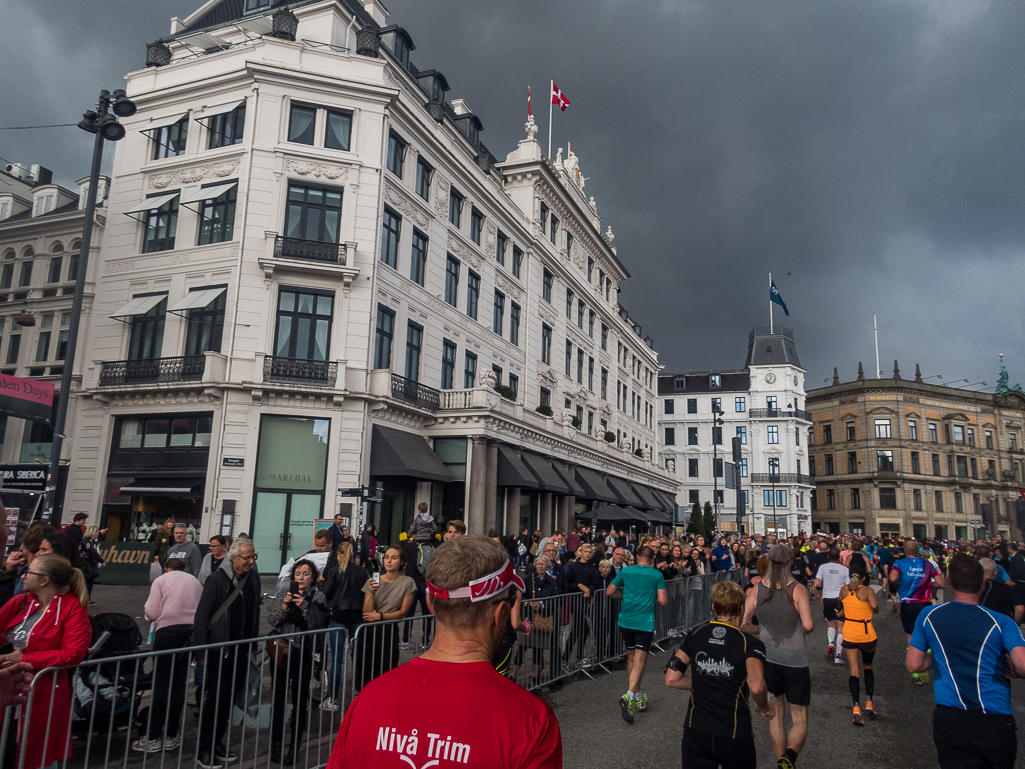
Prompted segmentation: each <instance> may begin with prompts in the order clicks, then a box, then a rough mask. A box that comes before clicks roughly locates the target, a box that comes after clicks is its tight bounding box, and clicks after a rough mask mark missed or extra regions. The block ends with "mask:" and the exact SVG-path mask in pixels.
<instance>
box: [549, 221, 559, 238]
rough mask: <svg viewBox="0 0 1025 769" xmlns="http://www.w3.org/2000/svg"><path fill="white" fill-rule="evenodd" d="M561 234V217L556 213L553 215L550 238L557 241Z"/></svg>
mask: <svg viewBox="0 0 1025 769" xmlns="http://www.w3.org/2000/svg"><path fill="white" fill-rule="evenodd" d="M558 235H559V217H557V216H556V215H555V214H552V216H551V227H550V228H549V230H548V239H549V240H550V241H552V243H555V240H556V238H557V237H558Z"/></svg>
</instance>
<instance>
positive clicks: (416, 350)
mask: <svg viewBox="0 0 1025 769" xmlns="http://www.w3.org/2000/svg"><path fill="white" fill-rule="evenodd" d="M423 340H424V327H423V326H421V325H420V324H419V323H414V322H413V321H409V322H408V323H407V324H406V379H412V380H413V381H414V382H419V381H420V347H421V345H422V344H423Z"/></svg>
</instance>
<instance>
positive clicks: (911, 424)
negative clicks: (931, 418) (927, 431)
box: [908, 419, 918, 441]
mask: <svg viewBox="0 0 1025 769" xmlns="http://www.w3.org/2000/svg"><path fill="white" fill-rule="evenodd" d="M908 440H912V441H917V440H918V422H916V421H915V420H914V419H909V420H908Z"/></svg>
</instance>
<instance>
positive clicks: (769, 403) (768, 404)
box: [765, 395, 776, 411]
mask: <svg viewBox="0 0 1025 769" xmlns="http://www.w3.org/2000/svg"><path fill="white" fill-rule="evenodd" d="M765 408H767V409H768V410H769V411H775V410H776V396H775V395H769V396H767V397H766V398H765Z"/></svg>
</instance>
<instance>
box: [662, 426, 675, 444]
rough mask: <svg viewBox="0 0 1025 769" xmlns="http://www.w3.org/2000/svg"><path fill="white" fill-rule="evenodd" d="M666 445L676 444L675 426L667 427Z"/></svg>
mask: <svg viewBox="0 0 1025 769" xmlns="http://www.w3.org/2000/svg"><path fill="white" fill-rule="evenodd" d="M665 445H666V446H675V445H676V428H675V427H667V428H666V438H665Z"/></svg>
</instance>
